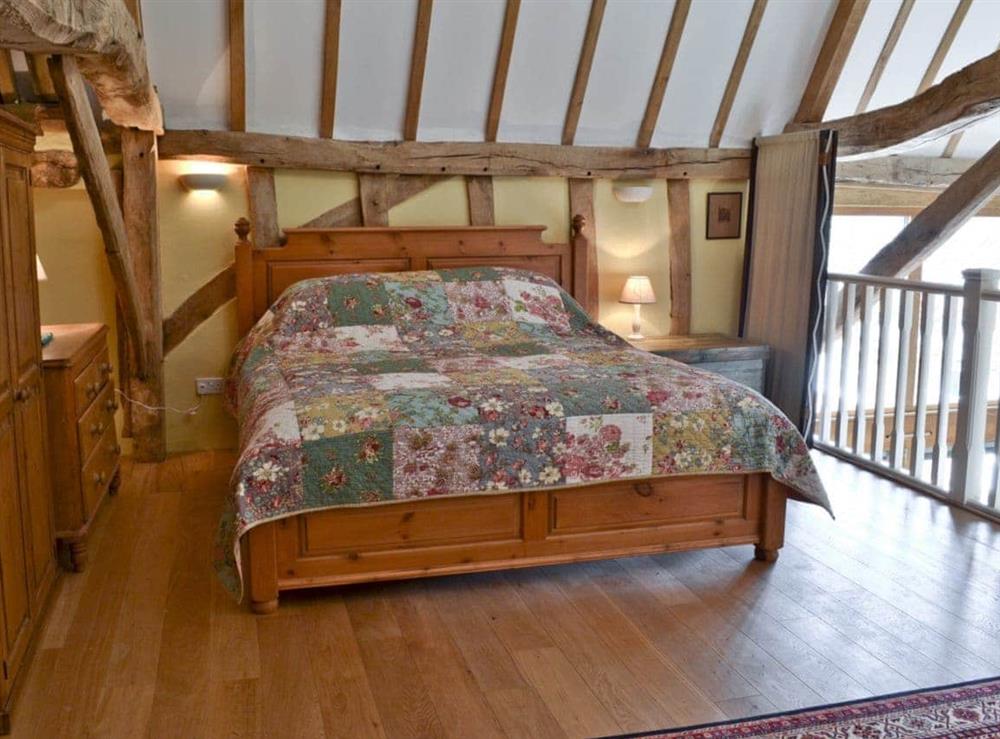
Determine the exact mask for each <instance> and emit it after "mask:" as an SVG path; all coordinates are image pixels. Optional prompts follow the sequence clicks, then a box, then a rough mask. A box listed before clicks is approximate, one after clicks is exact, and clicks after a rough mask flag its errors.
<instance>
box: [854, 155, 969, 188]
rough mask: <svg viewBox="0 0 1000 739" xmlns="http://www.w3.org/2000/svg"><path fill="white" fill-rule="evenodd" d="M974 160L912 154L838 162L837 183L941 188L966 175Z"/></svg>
mask: <svg viewBox="0 0 1000 739" xmlns="http://www.w3.org/2000/svg"><path fill="white" fill-rule="evenodd" d="M974 162H975V160H974V159H942V158H941V157H912V156H910V157H908V156H894V157H875V158H872V159H858V160H854V161H847V162H837V183H838V184H841V183H843V184H849V185H874V186H880V187H916V188H920V189H929V190H935V189H936V190H940V189H942V188H945V187H948V186H949V185H950V184H951V183H953V182H954V181H955V180H957V179H958V178H959V177H960V176H961V175H963V174H965V171H966V170H967V169H968V168H969V167H970V166H972V164H973V163H974Z"/></svg>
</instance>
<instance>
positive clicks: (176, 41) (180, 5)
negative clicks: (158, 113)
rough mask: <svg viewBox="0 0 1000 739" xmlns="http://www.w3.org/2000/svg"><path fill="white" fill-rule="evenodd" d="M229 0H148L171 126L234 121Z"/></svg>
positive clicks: (155, 72)
mask: <svg viewBox="0 0 1000 739" xmlns="http://www.w3.org/2000/svg"><path fill="white" fill-rule="evenodd" d="M227 12H228V11H227V4H226V2H225V0H144V2H143V3H142V16H143V18H142V19H143V28H144V29H145V33H146V45H147V49H148V55H149V72H150V75H151V76H152V78H153V83H154V84H155V85H156V87H157V91H158V92H159V95H160V101H161V102H162V103H163V110H164V114H165V116H166V125H167V127H168V128H214V129H219V128H227V127H228V126H229V30H228V25H227Z"/></svg>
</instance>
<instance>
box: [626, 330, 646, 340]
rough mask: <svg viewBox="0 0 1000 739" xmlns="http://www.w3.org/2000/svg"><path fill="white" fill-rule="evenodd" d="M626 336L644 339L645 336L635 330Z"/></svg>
mask: <svg viewBox="0 0 1000 739" xmlns="http://www.w3.org/2000/svg"><path fill="white" fill-rule="evenodd" d="M627 338H629V339H645V338H646V337H645V336H643V335H642V334H640V333H636V332H634V331H633V332H632V333H630V334H629V335H628V337H627Z"/></svg>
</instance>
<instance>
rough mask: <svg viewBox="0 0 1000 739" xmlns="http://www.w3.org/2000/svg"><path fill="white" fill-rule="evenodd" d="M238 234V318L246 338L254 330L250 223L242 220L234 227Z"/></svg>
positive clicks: (236, 248)
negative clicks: (249, 237)
mask: <svg viewBox="0 0 1000 739" xmlns="http://www.w3.org/2000/svg"><path fill="white" fill-rule="evenodd" d="M233 230H234V231H235V232H236V238H237V239H238V241H237V242H236V247H235V253H234V257H235V260H236V317H237V323H238V326H239V331H240V336H246V334H247V332H248V331H250V329H252V328H253V325H254V323H256V321H255V320H254V316H253V254H252V253H251V252H252V251H253V245H252V244H251V243H250V241H249V239H248V238H247V237H248V236H249V235H250V221H248V220H247V219H246V218H240V219H239V220H238V221H236V225H234V226H233Z"/></svg>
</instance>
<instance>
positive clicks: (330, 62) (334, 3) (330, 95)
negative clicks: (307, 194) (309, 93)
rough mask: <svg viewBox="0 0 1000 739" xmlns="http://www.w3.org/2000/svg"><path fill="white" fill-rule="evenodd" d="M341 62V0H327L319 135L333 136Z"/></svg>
mask: <svg viewBox="0 0 1000 739" xmlns="http://www.w3.org/2000/svg"><path fill="white" fill-rule="evenodd" d="M339 63H340V0H326V19H325V21H324V25H323V89H322V92H321V95H320V103H319V135H320V136H321V137H323V138H325V139H330V138H333V121H334V114H335V112H336V109H337V67H338V65H339Z"/></svg>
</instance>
